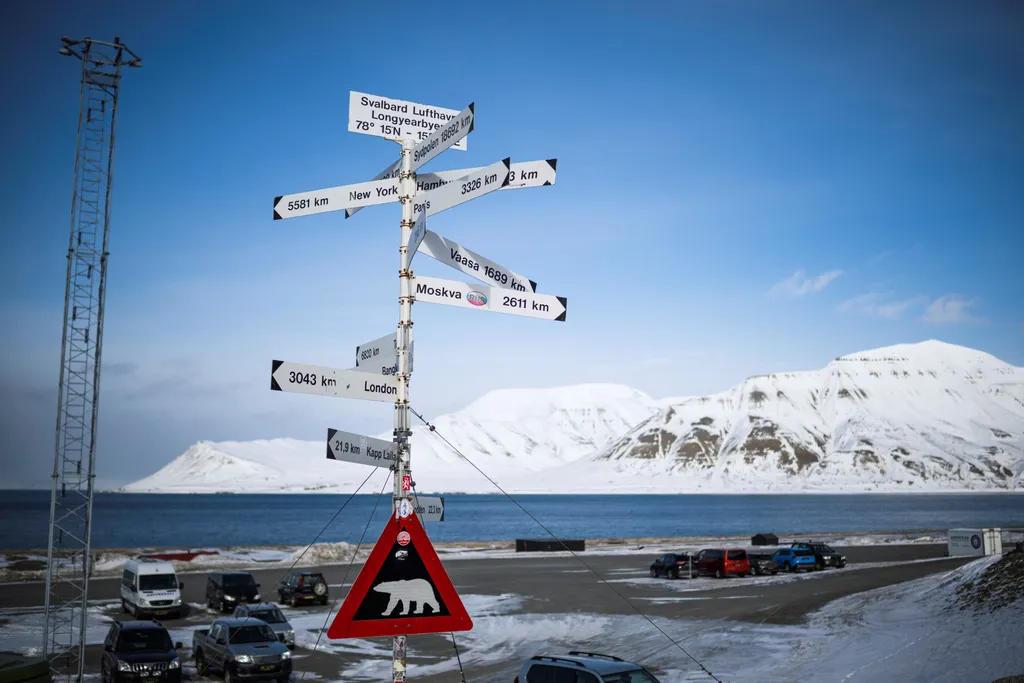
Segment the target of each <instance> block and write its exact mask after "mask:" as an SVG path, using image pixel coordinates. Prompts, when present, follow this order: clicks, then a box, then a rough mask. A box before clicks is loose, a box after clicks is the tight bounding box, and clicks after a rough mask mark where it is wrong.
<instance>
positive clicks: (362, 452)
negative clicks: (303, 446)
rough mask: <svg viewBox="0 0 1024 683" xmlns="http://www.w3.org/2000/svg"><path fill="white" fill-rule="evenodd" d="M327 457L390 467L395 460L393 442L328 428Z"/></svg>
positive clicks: (360, 463)
mask: <svg viewBox="0 0 1024 683" xmlns="http://www.w3.org/2000/svg"><path fill="white" fill-rule="evenodd" d="M327 459H328V460H344V461H346V462H354V463H357V464H359V465H371V466H373V467H390V466H391V465H392V464H394V462H395V444H394V442H392V441H385V440H384V439H375V438H373V437H372V436H362V435H360V434H352V433H349V432H343V431H341V430H338V429H328V430H327Z"/></svg>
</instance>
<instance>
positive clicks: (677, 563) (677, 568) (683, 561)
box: [651, 553, 697, 579]
mask: <svg viewBox="0 0 1024 683" xmlns="http://www.w3.org/2000/svg"><path fill="white" fill-rule="evenodd" d="M691 568H692V570H693V572H694V573H696V571H697V563H696V562H695V561H694V559H693V557H692V556H691V555H690V554H689V553H666V554H664V555H662V556H661V557H659V558H658V559H656V560H655V561H654V562H651V576H653V577H654V578H658V577H659V576H661V575H665V576H671V577H672V578H673V579H678V578H679V577H680V576H681V575H685V576H689V575H690V570H691Z"/></svg>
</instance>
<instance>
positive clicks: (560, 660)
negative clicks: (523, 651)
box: [513, 650, 658, 683]
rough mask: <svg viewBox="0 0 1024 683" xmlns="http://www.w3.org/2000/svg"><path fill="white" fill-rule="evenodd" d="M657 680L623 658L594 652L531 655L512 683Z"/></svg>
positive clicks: (644, 682) (654, 682)
mask: <svg viewBox="0 0 1024 683" xmlns="http://www.w3.org/2000/svg"><path fill="white" fill-rule="evenodd" d="M563 681H565V682H566V683H568V682H570V681H571V682H572V683H658V679H657V678H655V677H654V676H653V675H652V674H651V672H650V671H648V670H647V669H645V668H644V667H642V666H640V665H639V664H634V663H633V662H627V661H626V660H624V659H619V658H618V657H613V656H612V655H602V654H599V653H597V652H578V651H576V650H572V651H570V652H569V653H568V654H564V655H535V656H533V657H530V660H529V661H528V662H526V664H523V668H522V669H520V670H519V673H518V674H517V675H516V677H515V679H513V683H562V682H563Z"/></svg>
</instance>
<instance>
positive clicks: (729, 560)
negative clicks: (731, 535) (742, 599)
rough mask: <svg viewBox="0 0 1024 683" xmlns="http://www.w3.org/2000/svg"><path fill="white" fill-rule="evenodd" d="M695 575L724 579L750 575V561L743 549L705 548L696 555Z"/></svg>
mask: <svg viewBox="0 0 1024 683" xmlns="http://www.w3.org/2000/svg"><path fill="white" fill-rule="evenodd" d="M697 573H698V574H702V575H704V576H714V577H715V578H717V579H722V578H725V577H726V576H729V575H730V574H734V575H736V576H747V575H748V574H750V559H749V558H748V557H747V551H746V550H744V549H743V548H728V549H726V548H707V549H705V550H701V551H700V552H699V553H697Z"/></svg>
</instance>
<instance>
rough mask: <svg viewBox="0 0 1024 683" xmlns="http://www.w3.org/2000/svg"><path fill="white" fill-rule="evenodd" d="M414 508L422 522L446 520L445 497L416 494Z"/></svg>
mask: <svg viewBox="0 0 1024 683" xmlns="http://www.w3.org/2000/svg"><path fill="white" fill-rule="evenodd" d="M413 509H414V510H415V511H416V516H417V517H419V518H420V521H421V522H443V521H444V498H439V497H436V496H415V497H414V498H413Z"/></svg>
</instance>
